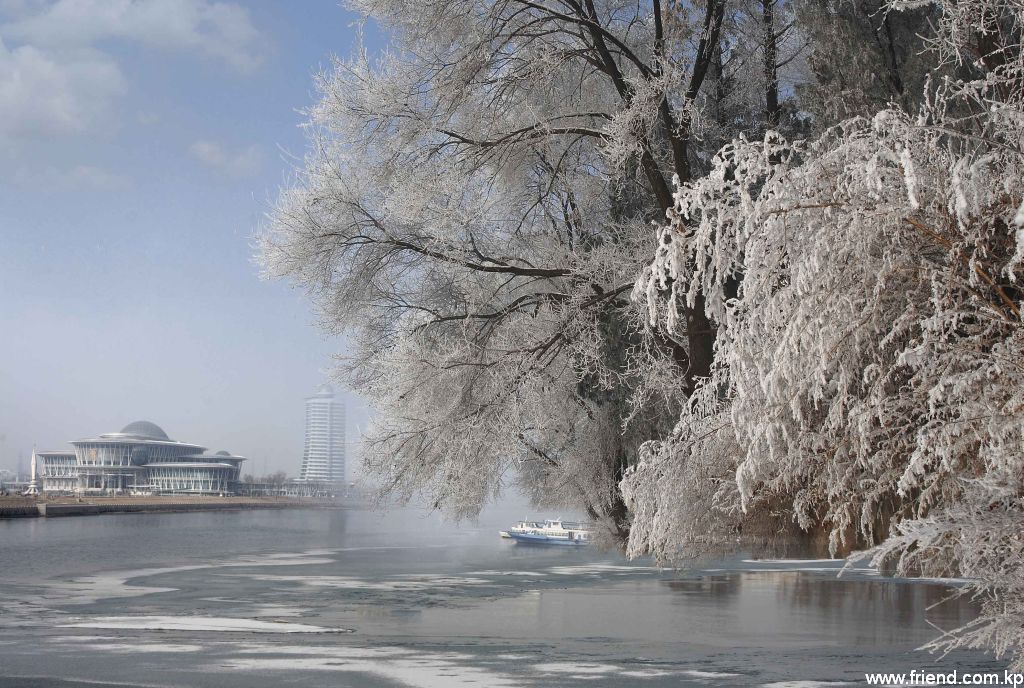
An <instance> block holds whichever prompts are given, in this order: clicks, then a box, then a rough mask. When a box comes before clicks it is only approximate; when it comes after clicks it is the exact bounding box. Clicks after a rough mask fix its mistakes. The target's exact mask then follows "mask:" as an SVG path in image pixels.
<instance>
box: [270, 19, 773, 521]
mask: <svg viewBox="0 0 1024 688" xmlns="http://www.w3.org/2000/svg"><path fill="white" fill-rule="evenodd" d="M350 5H351V7H352V8H353V9H355V10H358V11H360V12H363V13H364V14H365V15H367V16H368V17H370V18H372V19H373V20H375V21H376V22H378V24H379V25H381V26H382V27H383V28H384V29H385V30H388V31H390V32H391V35H392V36H393V39H394V46H393V48H392V49H391V50H390V51H389V52H386V53H385V54H383V55H382V56H380V57H379V59H374V60H371V59H370V57H369V56H368V55H367V54H365V53H362V54H358V55H357V56H356V57H355V58H354V59H351V60H347V61H337V62H335V64H334V65H333V68H332V69H330V70H328V71H327V72H325V73H324V74H321V75H320V77H319V79H318V82H317V86H318V90H319V99H318V102H317V103H316V105H315V106H314V107H313V108H312V109H311V110H310V111H309V124H308V129H307V131H308V132H309V141H310V147H309V153H308V155H307V157H306V159H305V160H304V161H303V162H302V163H301V165H300V166H299V169H297V170H296V174H295V178H294V180H293V182H292V183H291V185H290V188H288V189H287V190H286V191H284V192H283V193H282V195H281V197H280V200H279V202H278V204H277V207H276V208H275V209H274V210H273V212H272V213H271V214H270V218H269V221H268V223H267V226H266V228H265V231H264V232H263V234H262V236H261V238H260V259H261V261H262V262H263V265H264V266H265V270H266V272H267V274H269V275H271V276H274V277H284V278H288V279H291V280H293V281H294V282H295V283H297V284H298V285H300V286H301V287H302V288H304V289H305V290H306V291H307V292H308V294H309V295H310V296H311V297H312V299H313V301H314V302H315V304H316V307H317V309H318V311H319V313H320V318H321V322H322V323H323V324H324V326H325V327H326V328H327V329H328V330H329V331H330V332H335V333H345V334H346V335H347V336H348V338H349V342H350V355H349V356H348V357H347V359H346V360H344V361H343V362H342V374H343V375H344V377H345V379H346V381H347V382H348V383H349V384H350V385H351V386H352V387H353V388H354V389H355V390H356V391H357V392H359V393H360V394H362V395H363V396H365V397H366V398H367V399H368V400H369V401H370V402H371V403H372V404H373V405H374V406H375V407H376V409H377V411H378V415H377V419H378V420H377V422H376V425H375V427H374V428H373V429H372V430H371V431H370V433H369V436H368V437H367V439H366V442H365V445H364V446H365V448H366V457H367V462H368V464H369V466H370V468H371V469H373V470H374V471H376V472H377V473H379V474H381V475H382V476H384V478H385V487H386V489H388V490H390V491H392V492H396V493H397V494H399V495H400V496H405V497H409V496H411V495H413V494H415V493H426V494H428V495H429V496H430V498H431V500H432V502H433V503H434V504H436V505H438V506H439V507H442V508H445V509H447V510H449V511H451V512H453V513H455V514H459V515H466V514H472V513H474V512H475V511H476V510H477V509H479V507H480V506H481V505H482V504H483V502H484V501H485V500H486V499H487V498H488V497H489V496H490V495H493V494H494V493H495V492H496V491H497V490H499V489H500V488H501V486H502V484H503V483H504V481H505V480H506V479H508V478H509V477H512V476H518V477H519V478H520V479H521V481H522V482H523V483H524V485H525V487H526V488H527V489H528V491H529V492H530V493H531V494H533V495H534V496H535V498H536V499H537V500H538V501H546V502H562V503H570V504H573V505H577V506H582V507H584V508H586V509H587V510H588V511H589V512H590V513H591V514H592V515H594V516H599V517H608V519H607V520H608V522H609V523H610V524H611V530H613V531H617V532H618V534H619V535H620V536H621V535H622V534H624V533H625V529H626V526H627V516H626V514H625V510H624V506H623V504H622V500H621V497H620V495H619V493H618V489H619V488H618V483H619V481H620V480H621V477H622V475H623V471H624V470H625V468H626V466H627V465H628V464H629V463H631V462H633V461H634V460H635V458H636V451H637V448H638V447H639V445H640V444H641V443H642V442H643V441H645V440H647V439H651V438H655V437H660V436H664V433H665V432H667V431H668V430H669V429H670V427H671V421H670V419H671V418H672V417H674V416H676V415H678V410H679V407H680V404H681V402H682V399H683V398H684V397H685V395H686V394H688V393H689V392H690V391H691V390H692V388H693V384H694V381H696V380H699V379H701V378H703V377H704V376H706V375H707V374H708V372H709V371H710V365H711V356H712V353H713V345H714V336H715V327H714V326H713V324H712V323H710V322H707V321H706V320H705V311H704V309H703V308H700V307H697V308H692V309H689V310H688V317H689V318H691V319H692V320H693V324H694V326H693V327H691V328H690V329H689V330H688V331H687V332H682V333H679V336H678V337H676V336H674V335H672V336H669V335H666V333H664V332H659V331H653V330H649V329H648V328H645V326H644V320H645V317H646V316H645V314H644V313H643V312H642V309H640V308H639V307H638V306H637V305H636V304H635V303H633V302H632V301H631V300H630V299H629V293H630V290H631V289H632V285H633V282H634V280H635V276H636V273H637V271H638V270H639V269H640V268H641V266H642V265H644V264H645V263H647V262H649V261H650V259H651V256H652V240H651V239H652V229H651V221H652V220H654V221H657V222H658V223H661V222H663V220H664V217H665V212H666V211H667V210H668V209H669V208H671V207H672V205H673V202H674V201H673V196H672V185H671V179H672V178H673V176H675V177H677V178H679V179H682V180H689V179H692V178H695V177H696V176H698V175H699V174H700V173H701V171H702V170H704V169H706V168H707V167H708V164H709V161H710V160H711V157H712V153H713V149H710V148H709V147H711V146H714V147H715V148H717V146H718V145H719V144H718V143H717V142H716V141H713V140H712V137H711V136H709V135H708V132H709V125H708V122H709V119H708V117H707V116H706V113H707V108H708V107H709V106H708V103H709V100H708V98H707V94H706V92H707V84H708V83H710V82H709V80H708V74H709V73H710V72H711V70H712V67H713V63H714V64H721V63H723V62H725V63H727V62H728V59H724V60H723V59H722V50H721V37H722V26H723V22H724V17H725V13H726V6H725V3H724V0H707V2H702V3H699V4H688V3H677V2H669V3H663V2H662V1H661V0H652V1H651V2H643V3H626V2H620V1H619V0H499V1H498V2H492V1H487V2H483V1H481V0H458V1H454V2H453V1H450V0H444V1H440V0H427V1H425V2H424V1H422V0H417V2H411V1H400V2H394V1H390V0H389V1H388V2H384V1H383V0H358V1H356V2H352V3H350ZM734 44H736V45H739V44H738V42H736V41H734ZM734 47H735V46H734ZM741 48H742V49H744V50H748V52H751V50H752V51H754V52H756V50H757V49H758V48H757V46H754V47H752V48H750V49H748V48H747V47H746V45H745V44H744V46H740V47H735V51H734V52H735V54H736V55H739V54H740V52H741ZM727 57H728V56H727ZM748 71H749V70H748ZM753 73H754V74H761V73H762V70H760V69H754V70H753ZM763 88H764V87H763V86H762V87H761V90H760V91H759V92H762V93H763V92H764V90H763ZM758 107H759V108H760V107H763V106H761V105H758ZM732 126H733V127H734V128H737V127H740V126H746V124H745V123H743V122H742V121H741V122H738V123H734V124H733V125H732ZM730 136H731V135H730ZM678 380H682V381H683V384H681V385H680V384H677V381H678Z"/></svg>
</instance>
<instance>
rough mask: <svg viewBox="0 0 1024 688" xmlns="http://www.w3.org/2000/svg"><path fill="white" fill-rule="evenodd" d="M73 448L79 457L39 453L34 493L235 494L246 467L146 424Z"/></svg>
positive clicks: (71, 453) (234, 458)
mask: <svg viewBox="0 0 1024 688" xmlns="http://www.w3.org/2000/svg"><path fill="white" fill-rule="evenodd" d="M71 446H73V447H74V451H37V452H34V453H33V457H32V482H31V483H30V488H29V490H30V491H31V492H32V493H43V494H46V493H50V494H78V495H84V494H193V495H204V494H205V495H211V494H234V493H236V492H237V491H238V482H239V473H240V472H241V467H242V462H243V461H245V457H242V456H235V455H233V454H231V453H229V452H226V451H220V452H217V453H216V454H207V453H205V452H206V447H202V446H200V445H198V444H186V443H184V442H177V441H175V440H172V439H171V438H169V437H168V436H167V433H165V432H164V431H163V430H162V429H160V427H159V426H157V425H155V424H153V423H150V422H149V421H144V420H140V421H136V422H134V423H131V424H129V425H126V426H125V427H124V428H122V429H121V431H120V432H109V433H105V434H102V435H100V436H98V437H94V438H90V439H83V440H75V441H74V442H71Z"/></svg>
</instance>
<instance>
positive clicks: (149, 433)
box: [121, 420, 171, 441]
mask: <svg viewBox="0 0 1024 688" xmlns="http://www.w3.org/2000/svg"><path fill="white" fill-rule="evenodd" d="M121 434H122V435H131V436H133V437H142V438H144V439H147V440H166V441H169V440H170V439H171V438H170V437H168V436H167V433H166V432H164V431H163V430H162V429H161V428H160V426H159V425H157V424H156V423H150V422H149V421H148V420H137V421H135V422H134V423H129V424H128V425H126V426H124V427H123V428H121Z"/></svg>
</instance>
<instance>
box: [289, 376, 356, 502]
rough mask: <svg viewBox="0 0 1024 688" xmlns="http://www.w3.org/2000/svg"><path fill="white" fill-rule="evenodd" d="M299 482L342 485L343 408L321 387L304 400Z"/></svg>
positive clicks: (331, 393)
mask: <svg viewBox="0 0 1024 688" xmlns="http://www.w3.org/2000/svg"><path fill="white" fill-rule="evenodd" d="M299 480H318V481H325V482H337V483H341V482H344V481H345V404H344V402H342V401H341V400H340V399H335V398H334V391H333V390H332V389H331V388H330V387H329V386H328V385H322V386H321V387H320V388H319V389H317V391H316V394H314V395H313V396H311V397H307V398H306V445H305V448H304V449H303V452H302V469H301V470H300V471H299Z"/></svg>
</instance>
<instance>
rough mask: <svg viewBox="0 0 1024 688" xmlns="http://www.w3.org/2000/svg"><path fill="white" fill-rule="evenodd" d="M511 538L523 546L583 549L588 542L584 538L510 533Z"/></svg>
mask: <svg viewBox="0 0 1024 688" xmlns="http://www.w3.org/2000/svg"><path fill="white" fill-rule="evenodd" d="M509 537H510V538H512V539H513V540H515V541H516V542H517V543H518V544H521V545H553V546H555V547H583V546H585V545H586V544H587V541H586V540H584V539H583V538H576V539H572V540H570V539H569V538H563V537H551V536H549V535H534V534H531V533H509Z"/></svg>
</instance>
